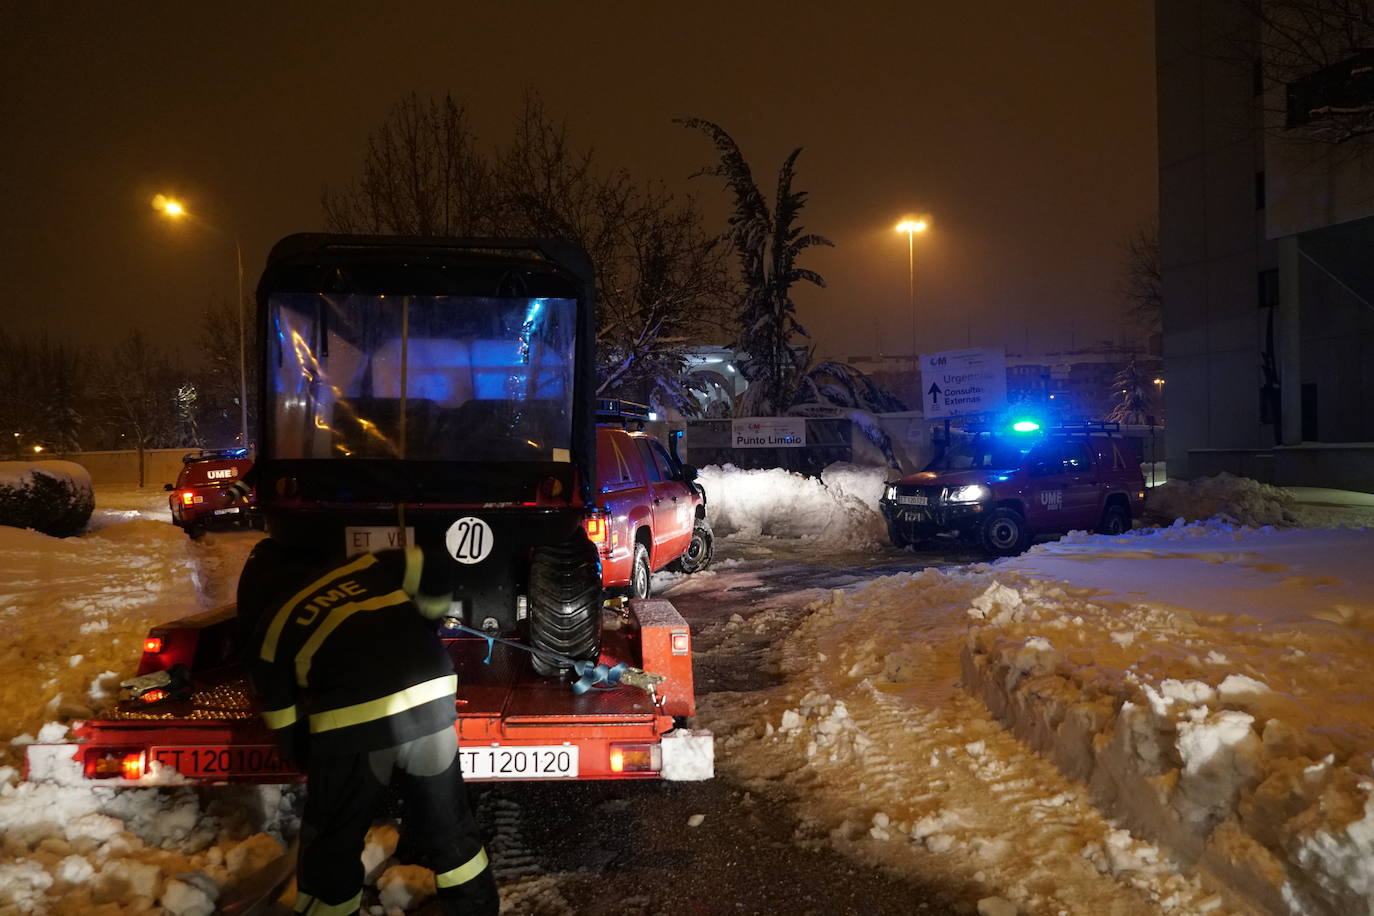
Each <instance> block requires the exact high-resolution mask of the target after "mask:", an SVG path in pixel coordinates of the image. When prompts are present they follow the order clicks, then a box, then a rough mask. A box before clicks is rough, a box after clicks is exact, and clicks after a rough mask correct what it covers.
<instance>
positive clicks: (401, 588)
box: [239, 541, 500, 916]
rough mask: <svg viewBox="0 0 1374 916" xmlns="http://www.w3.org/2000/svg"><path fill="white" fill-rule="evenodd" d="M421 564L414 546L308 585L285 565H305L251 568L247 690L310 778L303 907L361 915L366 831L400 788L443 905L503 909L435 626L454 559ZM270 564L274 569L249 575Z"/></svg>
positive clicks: (243, 588) (243, 592) (299, 900)
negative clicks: (390, 791) (469, 785)
mask: <svg viewBox="0 0 1374 916" xmlns="http://www.w3.org/2000/svg"><path fill="white" fill-rule="evenodd" d="M274 546H275V545H273V544H272V543H271V542H270V541H269V542H263V544H261V545H260V547H262V548H266V549H267V552H269V553H270V552H271V550H272V549H273V547H274ZM277 549H280V548H277ZM426 559H427V558H426V556H425V554H424V553H422V551H420V550H419V549H418V548H413V547H412V548H408V549H406V550H389V551H385V552H382V553H375V554H365V555H363V556H360V557H355V558H353V559H351V560H350V561H348V562H347V563H345V564H343V565H342V566H338V567H335V568H333V569H329V570H327V571H323V572H322V571H321V570H319V569H316V570H315V572H314V573H313V574H311V575H309V576H307V577H305V578H303V579H302V578H301V577H300V575H299V574H297V575H294V576H293V575H289V574H287V573H285V572H284V570H286V569H291V568H294V569H297V570H299V568H300V567H299V566H298V565H297V566H294V567H292V566H290V565H288V564H281V563H278V564H258V566H257V567H254V564H253V561H252V560H251V559H250V562H249V566H248V568H245V572H244V578H243V581H241V582H240V587H239V600H240V613H241V614H244V615H245V620H244V622H245V625H246V626H249V627H251V632H252V636H251V638H250V639H249V642H248V647H249V652H250V654H251V661H250V669H249V670H250V676H251V681H252V685H253V688H254V690H255V692H256V693H257V695H258V698H259V700H260V702H261V704H262V709H263V712H262V717H263V720H264V721H265V722H266V723H267V725H268V727H270V728H271V729H272V732H273V734H274V735H275V736H276V738H277V741H278V742H279V743H280V745H281V747H282V749H283V750H284V751H285V752H286V754H287V755H288V756H290V757H291V758H292V759H294V760H296V761H297V762H298V763H300V764H302V765H303V767H304V769H305V770H306V774H307V783H306V802H305V815H304V822H303V824H302V826H301V853H300V861H299V864H298V872H297V888H298V891H297V896H296V907H295V910H296V912H298V913H306V914H310V916H346V914H351V913H356V912H357V911H358V908H359V905H360V903H361V899H362V886H363V866H362V861H361V856H362V851H363V845H364V839H365V836H366V834H367V830H368V828H369V827H370V826H371V824H372V819H373V816H374V814H375V813H376V810H377V808H378V803H379V802H380V801H381V800H382V797H383V795H384V793H385V792H386V790H387V787H388V786H389V785H392V784H396V785H397V787H398V788H399V789H400V790H401V792H402V797H403V798H404V800H405V802H406V808H405V811H406V821H407V822H406V823H405V824H404V825H403V827H404V829H405V830H406V832H407V833H408V834H409V839H411V840H413V841H415V845H416V846H417V847H418V848H420V849H421V850H424V851H425V852H426V854H427V862H426V864H428V865H429V866H430V867H431V868H432V869H433V871H434V880H435V885H436V887H437V890H438V895H439V901H440V904H441V905H442V906H443V909H444V912H445V913H448V914H463V916H467V914H495V913H497V912H498V911H499V910H500V897H499V895H498V894H497V890H496V881H495V878H494V877H493V875H492V869H491V865H490V863H489V862H488V859H487V852H486V849H485V848H484V847H483V845H482V840H481V837H480V836H479V834H478V829H477V824H476V821H475V820H474V819H473V816H472V811H471V808H470V807H469V805H468V800H467V796H466V793H465V791H464V788H463V777H462V772H461V771H460V769H459V763H458V756H459V755H458V738H457V734H456V732H455V731H454V722H455V721H456V719H457V713H456V702H455V691H456V689H457V675H456V674H455V673H454V670H453V662H452V660H451V659H450V658H449V655H448V653H447V651H446V650H445V649H444V646H443V643H442V642H441V640H440V639H439V637H438V634H437V630H436V627H437V621H438V620H440V619H441V618H442V617H443V615H444V614H445V612H447V610H448V608H449V602H450V601H451V599H452V595H453V584H452V580H451V572H450V571H449V570H450V568H451V564H449V563H448V562H447V560H448V558H447V557H445V556H441V555H431V556H430V557H429V558H428V559H429V560H430V562H425V560H426ZM264 566H265V567H267V568H270V569H272V570H273V572H272V573H271V574H268V575H262V574H254V573H252V572H250V570H251V569H254V568H263V567H264ZM293 578H294V579H295V580H296V581H294V582H290V584H289V585H287V582H288V581H289V580H290V579H293ZM284 585H285V586H287V587H285V588H283V587H282V586H284ZM269 595H270V596H273V597H271V598H269V597H268V596H269Z"/></svg>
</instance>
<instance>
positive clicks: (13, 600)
mask: <svg viewBox="0 0 1374 916" xmlns="http://www.w3.org/2000/svg"><path fill="white" fill-rule="evenodd" d="M95 496H96V503H97V506H96V509H95V513H94V516H93V522H92V524H91V525H90V526H89V527H88V529H87V531H86V533H85V534H83V535H82V536H80V537H72V538H66V539H58V538H53V537H49V536H47V535H44V534H40V533H38V532H36V531H30V530H21V529H17V528H3V527H0V618H2V619H3V622H4V627H5V639H4V641H3V643H2V644H0V672H3V674H4V677H2V678H0V710H3V711H4V716H3V718H0V837H2V839H0V914H5V916H8V914H10V913H47V912H57V913H74V912H85V911H92V912H119V913H125V912H141V911H148V910H152V909H153V908H154V907H160V908H162V909H163V910H164V911H165V912H167V913H182V914H187V916H189V914H195V913H209V912H211V911H212V909H213V903H214V899H215V897H216V896H217V895H218V893H219V890H220V889H221V888H222V887H224V886H225V885H226V884H227V883H228V882H230V881H232V880H233V879H235V878H237V877H240V876H241V875H242V873H244V871H245V870H251V867H252V866H253V863H254V862H260V861H261V860H262V859H263V858H264V857H266V856H268V854H269V853H271V852H272V851H273V850H280V848H281V843H280V841H281V837H282V836H283V835H284V833H285V834H289V833H291V832H294V830H295V827H294V814H293V812H294V811H295V810H296V807H297V805H298V798H297V795H298V793H296V792H295V790H285V791H284V790H281V789H279V788H272V787H261V788H258V787H241V788H224V789H202V790H191V789H185V788H169V789H139V790H131V791H115V790H113V789H110V788H103V787H95V786H91V785H89V784H87V785H81V786H61V785H46V784H35V783H21V782H20V781H19V771H20V769H21V768H22V756H23V753H24V750H25V748H26V747H27V746H28V745H29V744H31V743H34V742H44V743H47V742H58V741H62V740H63V739H64V737H65V736H66V735H67V731H68V728H67V726H68V724H69V723H70V722H72V721H74V720H79V719H83V718H88V717H90V716H91V715H92V714H93V713H94V712H96V711H97V710H99V709H100V707H101V706H102V705H104V704H105V703H107V702H109V700H110V698H111V695H112V692H113V689H114V685H115V684H116V683H117V682H118V680H119V679H120V678H122V677H125V676H127V675H128V674H129V673H131V671H132V669H133V667H134V665H135V664H136V663H137V660H138V657H139V654H140V651H141V643H142V639H143V636H144V635H145V634H146V632H147V629H148V627H149V626H150V625H151V624H153V623H158V622H164V621H168V620H174V619H176V618H178V617H183V616H186V615H188V614H193V613H198V612H200V611H202V610H204V609H206V608H207V607H210V606H213V605H215V604H219V603H222V602H223V601H224V600H225V599H226V598H228V597H229V596H231V595H232V592H233V586H234V583H235V581H236V579H237V576H238V573H239V570H240V569H241V568H242V565H243V559H244V557H245V556H246V554H247V552H248V551H249V550H250V549H251V547H252V545H253V544H254V543H255V542H256V541H257V539H258V538H259V537H261V535H258V534H257V533H256V532H231V533H226V534H224V535H216V536H215V537H214V538H206V539H204V540H203V541H200V542H192V541H191V540H190V539H188V538H187V537H186V536H185V535H184V534H183V533H182V532H181V531H180V530H179V529H178V528H176V527H174V526H173V525H171V524H169V523H168V521H166V519H167V512H166V506H167V499H166V494H165V493H162V492H161V491H153V490H135V489H134V488H123V489H121V490H118V491H107V490H106V489H105V488H99V489H97V490H96V492H95ZM155 518H161V519H163V520H160V521H155V520H153V519H155ZM65 756H66V757H68V758H70V756H71V753H70V751H69V750H66V751H65ZM207 901H208V902H207Z"/></svg>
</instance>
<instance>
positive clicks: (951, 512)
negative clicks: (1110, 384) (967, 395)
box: [880, 423, 1145, 556]
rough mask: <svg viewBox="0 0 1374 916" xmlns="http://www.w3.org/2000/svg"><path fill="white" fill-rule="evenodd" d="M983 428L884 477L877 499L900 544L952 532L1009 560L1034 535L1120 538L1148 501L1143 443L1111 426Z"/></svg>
mask: <svg viewBox="0 0 1374 916" xmlns="http://www.w3.org/2000/svg"><path fill="white" fill-rule="evenodd" d="M1017 427H1018V428H1016V429H1011V428H1009V429H1006V430H980V431H977V432H972V433H969V434H968V435H965V436H962V437H960V438H959V439H956V440H954V441H952V442H951V443H950V445H949V446H948V447H946V448H945V450H944V451H943V453H942V454H941V455H940V457H938V458H936V459H935V460H934V461H932V462H931V463H930V465H929V466H928V467H927V468H926V469H925V470H924V471H920V472H918V473H916V474H909V475H907V476H906V477H903V478H901V479H900V480H896V481H893V482H891V483H889V484H888V485H887V486H886V487H885V488H884V491H883V497H882V500H881V501H880V506H881V508H882V513H883V517H884V518H885V519H886V520H887V531H888V536H889V537H890V538H891V540H892V543H893V544H894V545H895V546H897V547H906V546H908V545H917V544H920V543H921V542H923V541H925V540H927V539H929V538H932V537H934V536H936V535H940V534H955V535H958V536H961V537H963V538H965V539H967V540H969V541H972V542H974V543H976V544H978V545H979V546H980V547H982V548H983V550H985V551H986V552H988V553H989V554H993V555H995V556H1011V555H1013V554H1017V553H1020V552H1021V551H1023V550H1025V549H1026V548H1027V547H1028V546H1030V543H1031V541H1032V540H1033V539H1034V538H1035V536H1036V535H1041V534H1064V533H1066V532H1069V531H1098V532H1101V533H1102V534H1120V533H1122V532H1123V531H1128V530H1130V528H1131V524H1132V520H1133V519H1134V518H1137V517H1138V516H1139V515H1140V512H1141V509H1142V508H1143V506H1144V501H1145V480H1144V477H1143V475H1142V474H1141V470H1140V453H1139V449H1138V448H1137V447H1136V446H1135V443H1133V442H1132V441H1131V440H1128V439H1125V438H1123V437H1122V436H1120V435H1119V434H1118V433H1117V432H1116V431H1115V430H1114V429H1113V428H1112V427H1113V424H1103V423H1094V424H1082V425H1077V426H1064V427H1053V428H1050V429H1046V430H1041V429H1040V428H1039V427H1037V426H1035V424H1033V423H1021V424H1017Z"/></svg>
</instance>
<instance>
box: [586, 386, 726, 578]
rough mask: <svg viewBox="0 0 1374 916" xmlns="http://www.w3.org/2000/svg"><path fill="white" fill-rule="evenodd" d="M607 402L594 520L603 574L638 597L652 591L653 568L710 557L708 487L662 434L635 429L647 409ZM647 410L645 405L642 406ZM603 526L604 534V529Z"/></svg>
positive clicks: (599, 433)
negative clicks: (665, 443)
mask: <svg viewBox="0 0 1374 916" xmlns="http://www.w3.org/2000/svg"><path fill="white" fill-rule="evenodd" d="M611 404H613V405H615V406H614V407H611V408H609V409H608V408H605V407H603V409H602V418H603V420H608V419H611V418H615V419H616V420H618V421H619V422H603V423H601V424H600V425H599V426H597V430H596V465H597V484H598V490H599V492H598V499H597V501H598V503H599V504H600V505H601V506H602V508H603V512H602V513H601V514H600V516H599V517H600V522H599V523H598V522H596V521H593V522H590V523H589V527H590V528H592V529H595V528H597V527H598V525H604V530H602V531H600V532H595V531H593V530H589V531H588V534H589V535H591V536H592V541H593V542H594V543H596V545H597V547H598V548H599V550H600V552H601V581H602V584H603V585H604V586H605V587H606V588H608V589H612V590H617V591H623V592H624V593H626V594H628V596H629V597H631V598H647V597H649V580H650V576H651V575H652V574H653V572H655V571H656V570H660V569H664V568H669V569H673V570H675V571H681V572H686V573H694V572H698V571H700V570H702V569H705V568H706V566H707V564H708V563H710V562H711V554H712V551H713V549H714V539H713V537H712V534H711V526H710V524H709V523H708V522H707V521H706V494H705V492H704V491H703V490H702V488H701V486H700V485H699V484H698V483H696V476H697V472H696V469H695V468H693V467H692V466H691V465H684V464H682V463H681V462H680V461H678V460H677V458H675V457H674V456H673V455H671V454H669V452H668V450H667V449H666V448H664V447H663V445H662V443H660V442H659V441H658V440H657V439H655V438H653V437H652V436H650V435H647V434H646V433H643V432H638V431H634V430H632V429H631V428H630V427H632V426H633V425H635V421H636V420H638V419H640V418H641V417H647V410H646V409H643V408H638V405H629V404H624V403H619V404H617V403H616V402H611ZM641 411H642V413H641ZM598 534H599V537H598V536H597V535H598Z"/></svg>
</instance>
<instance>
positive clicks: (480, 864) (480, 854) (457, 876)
mask: <svg viewBox="0 0 1374 916" xmlns="http://www.w3.org/2000/svg"><path fill="white" fill-rule="evenodd" d="M486 867H487V851H486V849H485V848H483V849H479V850H477V855H475V856H473V857H472V858H471V859H468V860H467V861H466V862H464V863H463V864H462V865H459V866H458V867H457V868H450V869H449V870H448V871H446V872H444V873H443V874H439V875H435V876H434V883H435V884H436V885H438V886H439V887H457V886H458V885H459V884H467V883H468V882H469V881H471V880H472V879H473V878H476V877H477V876H478V875H480V874H481V873H482V869H484V868H486Z"/></svg>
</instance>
